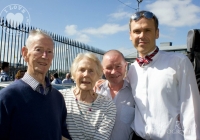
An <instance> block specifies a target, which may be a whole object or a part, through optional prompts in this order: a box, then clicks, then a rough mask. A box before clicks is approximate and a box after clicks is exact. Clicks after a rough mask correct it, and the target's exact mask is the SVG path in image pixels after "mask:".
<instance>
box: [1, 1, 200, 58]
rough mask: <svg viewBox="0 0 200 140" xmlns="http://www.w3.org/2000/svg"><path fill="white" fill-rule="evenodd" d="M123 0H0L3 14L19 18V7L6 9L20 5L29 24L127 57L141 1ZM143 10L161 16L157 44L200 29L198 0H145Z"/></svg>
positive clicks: (181, 42) (183, 39)
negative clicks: (132, 23)
mask: <svg viewBox="0 0 200 140" xmlns="http://www.w3.org/2000/svg"><path fill="white" fill-rule="evenodd" d="M120 1H121V2H120ZM120 1H119V0H41V1H39V0H35V1H28V0H0V3H1V4H0V11H1V15H0V16H6V15H7V14H8V13H13V15H15V17H19V15H18V16H16V13H17V10H12V8H11V9H7V13H5V11H3V10H5V8H6V7H7V6H8V5H12V4H18V5H21V6H23V7H24V8H25V9H26V13H29V15H25V14H26V13H24V14H23V16H24V18H23V22H25V17H27V16H30V19H29V21H30V25H32V26H34V27H38V28H41V29H44V30H47V31H50V32H53V33H55V34H58V35H61V36H65V37H67V38H70V39H73V40H77V41H79V42H82V43H85V44H88V45H90V46H93V47H95V48H99V49H102V50H105V51H107V50H110V49H118V50H120V51H122V52H123V53H124V55H125V56H127V55H129V54H132V53H134V52H136V50H135V49H134V47H133V46H132V43H131V41H130V40H129V29H128V22H129V18H130V16H131V15H132V13H134V12H135V11H136V10H135V9H137V7H138V3H137V0H120ZM123 3H124V4H123ZM7 8H8V7H7ZM140 9H141V10H150V11H152V12H154V13H155V15H157V17H158V19H159V22H160V25H159V29H160V37H159V39H158V40H157V45H158V46H159V44H160V43H161V42H172V45H173V46H178V45H186V41H187V33H188V31H189V30H190V29H194V28H200V1H199V0H143V2H142V3H140ZM9 10H10V11H9ZM11 10H12V11H11ZM13 15H10V17H11V18H12V17H14V16H13ZM17 20H18V19H16V21H17ZM26 22H27V21H26Z"/></svg>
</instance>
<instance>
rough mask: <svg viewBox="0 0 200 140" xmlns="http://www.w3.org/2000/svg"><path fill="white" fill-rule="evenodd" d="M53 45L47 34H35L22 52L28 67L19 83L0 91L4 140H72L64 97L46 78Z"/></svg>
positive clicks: (52, 54) (0, 124)
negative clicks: (68, 128) (65, 138)
mask: <svg viewBox="0 0 200 140" xmlns="http://www.w3.org/2000/svg"><path fill="white" fill-rule="evenodd" d="M53 51H54V43H53V40H52V38H51V37H50V36H48V35H47V34H46V33H44V32H42V31H39V30H33V31H31V32H30V34H29V37H28V39H27V41H26V46H25V47H23V48H22V55H23V58H24V60H25V62H27V64H28V69H27V72H26V73H25V75H24V77H23V78H22V79H20V80H17V81H15V82H13V83H12V84H11V85H9V86H8V87H6V88H4V89H3V90H1V91H0V139H1V140H7V139H9V140H27V139H28V140H61V136H62V135H63V136H65V137H67V138H69V139H70V136H69V134H68V131H67V129H66V128H67V127H66V114H67V110H66V107H65V102H64V99H63V96H62V95H61V94H60V92H58V91H57V90H56V89H54V88H52V86H51V84H50V82H49V80H48V78H47V77H45V75H46V73H47V71H48V69H49V67H50V65H51V62H52V59H53V56H54V52H53Z"/></svg>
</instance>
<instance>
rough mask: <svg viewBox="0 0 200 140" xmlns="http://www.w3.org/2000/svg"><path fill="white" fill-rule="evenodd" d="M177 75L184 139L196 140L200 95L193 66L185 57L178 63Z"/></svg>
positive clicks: (198, 128)
mask: <svg viewBox="0 0 200 140" xmlns="http://www.w3.org/2000/svg"><path fill="white" fill-rule="evenodd" d="M177 73H178V82H179V83H178V90H179V94H180V122H181V124H182V126H183V131H184V139H193V140H197V139H200V121H199V118H200V111H199V108H200V95H199V91H198V87H197V82H196V78H195V74H194V69H193V66H192V64H191V62H190V61H189V59H188V58H187V57H185V59H183V60H182V62H181V63H180V65H179V67H178V72H177Z"/></svg>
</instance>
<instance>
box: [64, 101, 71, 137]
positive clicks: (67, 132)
mask: <svg viewBox="0 0 200 140" xmlns="http://www.w3.org/2000/svg"><path fill="white" fill-rule="evenodd" d="M66 118H67V109H66V106H65V103H64V107H63V114H62V136H64V137H65V138H67V139H68V140H71V136H70V135H69V131H68V129H67V123H66Z"/></svg>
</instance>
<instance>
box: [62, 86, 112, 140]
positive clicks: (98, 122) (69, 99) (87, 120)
mask: <svg viewBox="0 0 200 140" xmlns="http://www.w3.org/2000/svg"><path fill="white" fill-rule="evenodd" d="M62 94H63V95H64V99H65V103H66V107H67V119H66V121H67V124H68V125H67V126H68V131H69V133H70V136H71V137H72V139H73V140H109V139H110V134H111V131H112V129H113V126H114V123H115V116H116V107H115V105H114V103H113V102H112V100H110V99H106V97H105V96H103V95H98V97H97V99H96V100H95V101H94V102H93V103H92V104H86V103H83V102H81V101H77V100H76V98H75V96H74V94H73V92H72V90H71V91H70V90H67V91H65V92H62ZM89 108H90V109H89ZM81 112H82V113H81Z"/></svg>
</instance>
